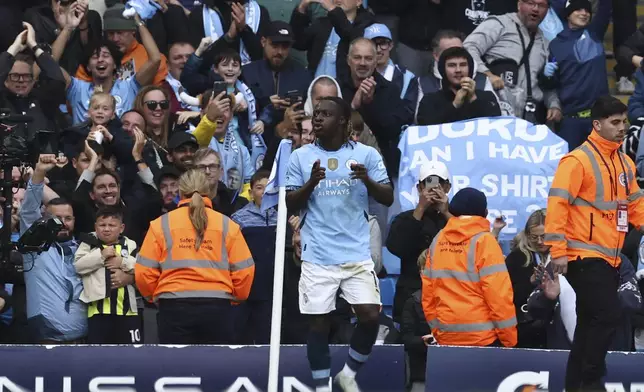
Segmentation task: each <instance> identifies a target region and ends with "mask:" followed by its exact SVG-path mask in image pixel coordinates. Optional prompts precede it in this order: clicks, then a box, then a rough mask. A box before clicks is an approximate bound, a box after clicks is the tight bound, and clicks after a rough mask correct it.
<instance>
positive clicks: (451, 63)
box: [418, 46, 501, 125]
mask: <svg viewBox="0 0 644 392" xmlns="http://www.w3.org/2000/svg"><path fill="white" fill-rule="evenodd" d="M438 72H439V73H440V75H441V77H442V80H443V82H442V84H443V86H442V89H441V90H439V91H436V92H434V93H431V94H426V95H425V96H424V97H423V99H422V100H421V101H420V105H419V106H418V125H436V124H446V123H451V122H456V121H463V120H469V119H471V118H478V117H494V116H500V115H501V109H500V107H499V103H498V101H497V100H496V96H495V95H494V93H492V92H490V91H485V90H478V89H476V82H475V81H474V79H473V77H474V60H473V59H472V56H471V55H470V54H469V53H468V52H467V50H465V49H464V48H461V47H457V46H455V47H452V48H449V49H446V50H444V51H443V53H442V54H441V57H440V59H439V60H438Z"/></svg>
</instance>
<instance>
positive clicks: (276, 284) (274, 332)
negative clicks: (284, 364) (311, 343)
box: [268, 184, 286, 392]
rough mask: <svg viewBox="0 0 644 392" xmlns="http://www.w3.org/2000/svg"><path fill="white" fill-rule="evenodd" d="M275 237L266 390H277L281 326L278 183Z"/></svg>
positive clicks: (282, 210) (282, 240)
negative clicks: (271, 314)
mask: <svg viewBox="0 0 644 392" xmlns="http://www.w3.org/2000/svg"><path fill="white" fill-rule="evenodd" d="M278 200H279V201H278V208H277V235H276V237H275V274H274V277H273V316H272V318H271V345H270V353H269V361H268V392H278V384H279V366H280V338H281V336H280V335H281V327H282V293H283V287H284V253H285V247H286V188H285V187H284V184H280V187H279V197H278Z"/></svg>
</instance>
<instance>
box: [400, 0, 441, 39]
mask: <svg viewBox="0 0 644 392" xmlns="http://www.w3.org/2000/svg"><path fill="white" fill-rule="evenodd" d="M448 1H453V0H448ZM392 3H397V10H396V12H397V14H398V16H400V24H399V28H398V39H399V40H400V42H401V43H403V44H405V45H407V46H409V47H411V48H412V49H416V50H423V51H431V48H432V45H431V44H432V39H433V38H434V35H436V32H437V31H438V30H440V29H441V8H440V6H439V5H437V4H434V3H433V2H432V1H430V0H427V1H418V0H396V1H392ZM450 28H453V27H450Z"/></svg>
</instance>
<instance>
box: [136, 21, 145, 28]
mask: <svg viewBox="0 0 644 392" xmlns="http://www.w3.org/2000/svg"><path fill="white" fill-rule="evenodd" d="M136 26H137V27H143V26H145V22H143V21H142V20H140V21H138V22H136Z"/></svg>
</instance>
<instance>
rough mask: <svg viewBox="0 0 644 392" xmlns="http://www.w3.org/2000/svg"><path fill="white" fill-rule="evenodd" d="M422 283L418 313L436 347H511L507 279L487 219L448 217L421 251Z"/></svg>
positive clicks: (514, 341)
mask: <svg viewBox="0 0 644 392" xmlns="http://www.w3.org/2000/svg"><path fill="white" fill-rule="evenodd" d="M422 280H423V289H422V294H423V301H422V302H423V311H424V312H425V317H426V318H427V322H428V323H429V326H430V328H431V329H432V334H433V335H434V337H435V338H436V341H438V343H439V344H444V345H455V346H487V345H490V344H492V343H494V341H495V340H497V339H498V340H500V341H501V343H502V344H503V345H504V346H506V347H513V346H515V345H516V344H517V328H516V324H517V319H516V314H515V311H514V303H513V297H514V293H513V292H512V284H511V282H510V275H509V274H508V270H507V269H506V267H505V258H504V257H503V253H502V252H501V248H500V247H499V244H498V243H497V241H496V239H495V238H494V236H493V235H492V234H491V233H490V222H489V221H488V220H487V219H485V218H482V217H478V216H467V217H466V216H461V217H457V218H452V219H450V220H449V221H448V222H447V225H446V226H445V228H444V229H443V230H442V231H441V232H440V233H438V235H436V237H434V241H433V242H432V244H431V246H430V248H429V252H427V262H426V264H425V270H424V271H423V274H422Z"/></svg>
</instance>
